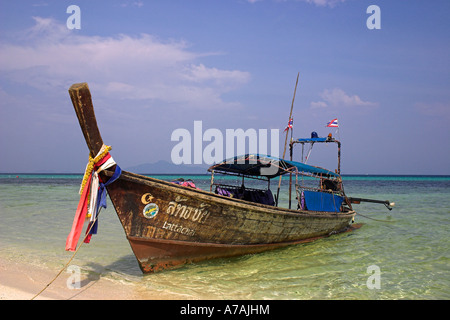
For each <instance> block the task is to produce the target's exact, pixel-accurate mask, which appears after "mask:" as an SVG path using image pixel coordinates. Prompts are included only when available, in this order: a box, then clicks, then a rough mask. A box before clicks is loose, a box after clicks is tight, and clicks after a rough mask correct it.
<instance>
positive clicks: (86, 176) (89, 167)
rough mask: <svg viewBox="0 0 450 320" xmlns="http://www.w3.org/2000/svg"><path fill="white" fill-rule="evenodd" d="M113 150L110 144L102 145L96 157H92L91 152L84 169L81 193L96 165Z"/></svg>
mask: <svg viewBox="0 0 450 320" xmlns="http://www.w3.org/2000/svg"><path fill="white" fill-rule="evenodd" d="M110 150H111V147H110V146H106V145H102V148H101V149H100V151H99V152H98V154H97V155H96V156H95V158H92V156H91V154H89V162H88V164H87V165H86V170H85V171H84V176H83V181H82V182H81V187H80V192H79V193H80V194H83V190H84V187H85V186H86V183H87V182H88V180H89V176H90V175H91V173H92V171H93V170H94V165H95V164H96V163H97V162H99V161H100V160H101V159H102V158H103V157H104V156H106V154H107V153H108V152H109V151H110Z"/></svg>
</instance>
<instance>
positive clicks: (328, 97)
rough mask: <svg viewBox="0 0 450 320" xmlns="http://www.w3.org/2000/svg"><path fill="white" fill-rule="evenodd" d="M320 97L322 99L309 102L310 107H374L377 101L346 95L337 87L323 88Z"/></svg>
mask: <svg viewBox="0 0 450 320" xmlns="http://www.w3.org/2000/svg"><path fill="white" fill-rule="evenodd" d="M320 97H321V98H322V99H323V100H322V101H317V102H311V108H327V107H337V108H338V107H375V106H377V103H375V102H369V101H363V100H362V99H361V98H360V97H359V96H357V95H348V94H347V93H345V92H344V90H342V89H339V88H334V89H331V90H329V89H325V90H324V91H323V92H322V93H321V94H320Z"/></svg>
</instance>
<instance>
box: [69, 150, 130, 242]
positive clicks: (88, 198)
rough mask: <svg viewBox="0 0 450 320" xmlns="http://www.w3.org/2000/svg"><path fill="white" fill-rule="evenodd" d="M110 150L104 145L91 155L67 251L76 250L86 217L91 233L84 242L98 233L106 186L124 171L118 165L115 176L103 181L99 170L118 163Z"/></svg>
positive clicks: (88, 230)
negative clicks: (93, 155)
mask: <svg viewBox="0 0 450 320" xmlns="http://www.w3.org/2000/svg"><path fill="white" fill-rule="evenodd" d="M109 150H111V147H109V146H105V145H103V146H102V148H101V149H100V151H99V153H98V154H97V156H96V157H95V158H94V159H93V158H92V157H91V156H90V155H89V162H88V164H87V166H86V171H85V174H84V177H83V182H82V184H81V188H80V194H81V197H80V201H79V202H78V207H77V211H76V213H75V217H74V220H73V224H72V229H71V231H70V233H69V235H68V236H67V240H66V250H67V251H75V249H76V246H77V243H78V240H79V238H80V235H81V232H82V229H83V224H84V221H85V219H86V217H89V216H90V222H89V225H88V227H87V230H86V233H89V234H87V236H86V238H85V240H84V242H85V243H89V242H90V240H91V237H92V235H93V234H96V233H97V228H98V213H99V211H100V208H101V207H103V208H106V186H108V185H109V184H111V183H113V182H114V181H115V180H117V179H118V178H119V177H120V174H121V173H122V170H121V169H120V167H119V166H118V165H116V169H115V171H114V174H113V176H112V177H111V178H110V179H109V180H108V181H107V182H105V183H103V182H102V181H101V179H100V178H99V176H98V173H99V172H101V171H103V170H106V169H108V168H110V167H112V166H113V165H115V164H116V163H115V161H114V160H113V158H112V157H111V155H110V154H109Z"/></svg>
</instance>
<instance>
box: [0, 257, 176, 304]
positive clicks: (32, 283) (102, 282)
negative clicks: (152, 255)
mask: <svg viewBox="0 0 450 320" xmlns="http://www.w3.org/2000/svg"><path fill="white" fill-rule="evenodd" d="M58 272H59V270H56V271H55V270H49V269H45V268H44V267H37V266H34V265H25V264H20V263H18V262H16V261H11V260H7V259H5V258H0V300H30V299H32V298H33V297H34V296H35V295H36V294H38V293H39V292H40V291H41V290H42V289H43V288H45V286H46V285H47V284H48V283H49V282H50V281H52V280H53V279H54V277H55V276H56V275H57V273H58ZM70 277H71V274H70V273H67V272H66V271H63V272H62V273H61V275H60V276H59V277H58V278H57V279H56V280H55V281H54V282H53V283H52V284H51V285H50V286H49V287H48V288H47V289H46V290H45V291H43V292H42V293H41V294H40V295H39V296H37V297H36V298H35V300H143V299H146V300H178V299H182V297H180V296H178V295H172V294H164V293H161V292H151V291H148V290H142V289H141V288H139V286H137V285H135V284H131V283H123V282H121V281H115V280H111V279H108V278H104V277H101V276H95V277H93V276H92V275H88V274H83V273H81V277H80V280H81V281H80V288H75V289H71V288H69V287H68V285H67V281H68V279H69V278H70Z"/></svg>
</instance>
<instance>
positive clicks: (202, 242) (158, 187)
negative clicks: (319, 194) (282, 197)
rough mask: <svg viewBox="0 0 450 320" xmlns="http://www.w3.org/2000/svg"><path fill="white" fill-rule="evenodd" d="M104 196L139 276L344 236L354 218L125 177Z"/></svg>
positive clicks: (141, 177) (114, 184) (150, 179)
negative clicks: (130, 248)
mask: <svg viewBox="0 0 450 320" xmlns="http://www.w3.org/2000/svg"><path fill="white" fill-rule="evenodd" d="M108 193H109V196H110V198H111V200H112V202H113V204H114V207H115V209H116V212H117V214H118V216H119V219H120V221H121V223H122V226H123V228H124V230H125V233H126V235H127V239H128V240H129V242H130V245H131V247H132V250H133V252H134V254H135V255H136V258H137V260H138V262H139V265H140V267H141V269H142V271H143V272H154V271H159V270H162V269H166V268H172V267H175V266H178V265H181V264H184V263H189V262H195V261H201V260H206V259H213V258H219V257H230V256H237V255H243V254H249V253H258V252H262V251H266V250H270V249H275V248H279V247H284V246H288V245H292V244H295V243H300V242H305V241H311V240H314V239H316V238H319V237H323V236H328V235H329V234H332V233H338V232H342V231H345V230H346V229H347V228H348V227H349V225H350V224H351V221H352V219H353V217H354V214H355V213H354V212H353V211H350V212H347V213H323V212H322V213H318V212H316V213H313V212H301V211H295V210H289V209H282V208H275V207H271V206H266V205H259V204H252V203H249V202H246V201H242V200H237V199H230V198H226V197H222V196H219V195H215V194H212V193H209V192H205V191H202V190H195V189H190V188H186V187H181V186H178V185H175V184H172V183H169V182H166V181H161V180H158V179H153V178H148V177H144V176H140V175H136V174H132V173H128V172H123V173H122V176H121V178H120V179H119V180H117V181H115V182H114V183H113V184H111V185H110V186H108Z"/></svg>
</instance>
